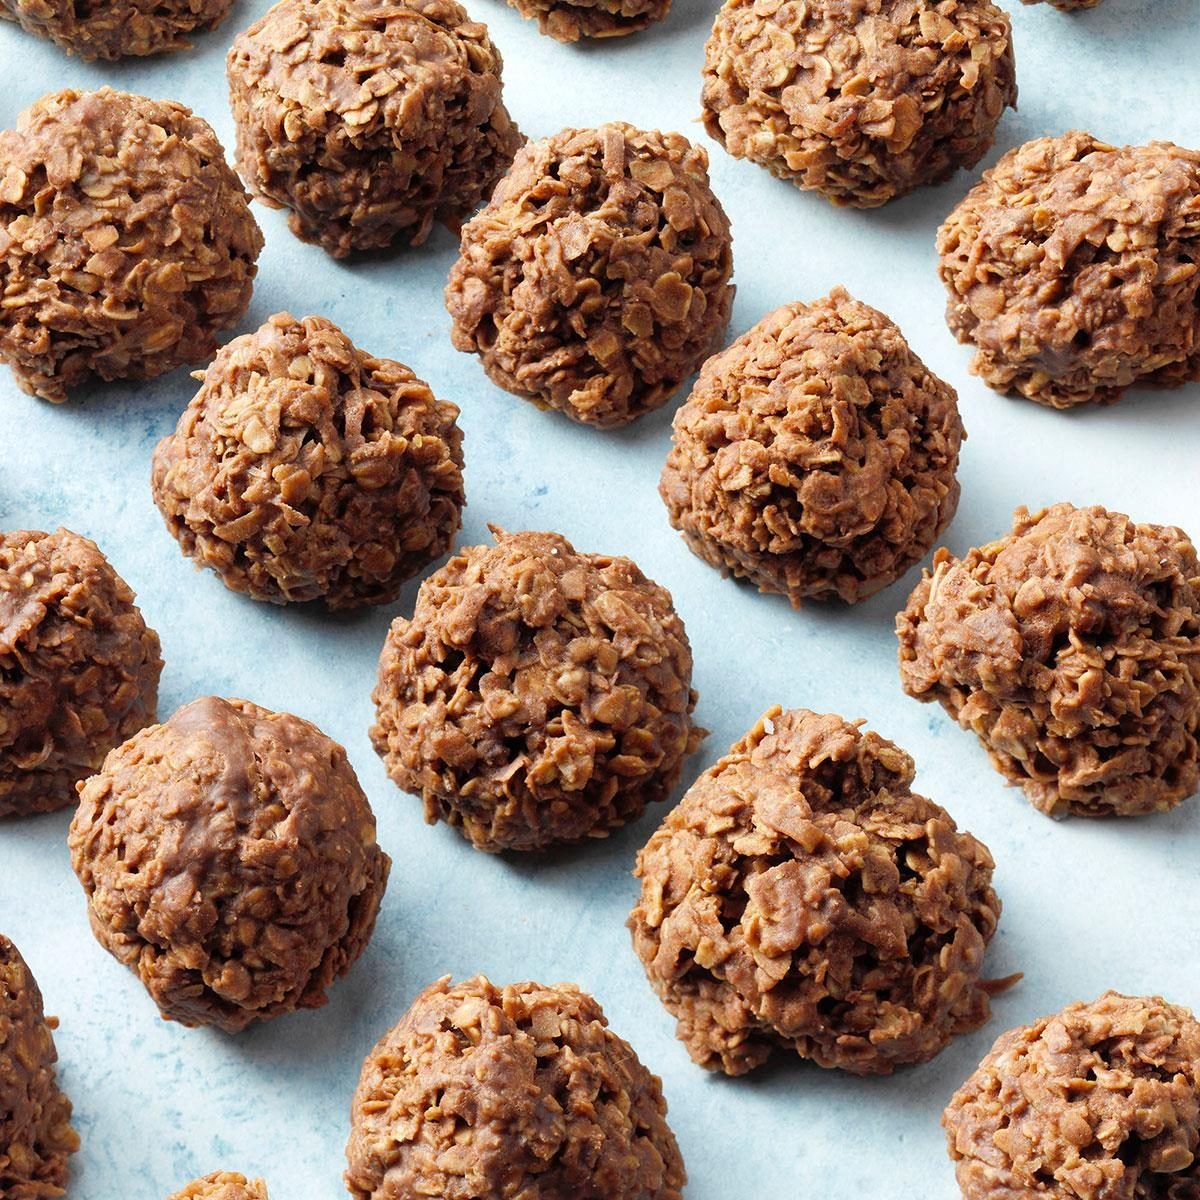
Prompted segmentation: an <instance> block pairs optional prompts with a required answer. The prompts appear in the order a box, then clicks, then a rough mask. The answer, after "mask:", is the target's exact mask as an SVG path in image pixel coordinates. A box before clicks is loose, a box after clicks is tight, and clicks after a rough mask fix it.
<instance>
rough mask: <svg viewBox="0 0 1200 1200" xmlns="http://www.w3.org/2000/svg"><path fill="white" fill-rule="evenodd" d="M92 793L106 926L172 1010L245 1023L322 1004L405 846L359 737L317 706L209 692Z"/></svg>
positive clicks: (366, 932)
mask: <svg viewBox="0 0 1200 1200" xmlns="http://www.w3.org/2000/svg"><path fill="white" fill-rule="evenodd" d="M79 800H80V803H79V810H78V811H77V812H76V814H75V818H74V820H73V821H72V822H71V833H70V838H69V843H70V848H71V862H72V865H73V866H74V868H75V873H76V874H77V875H78V876H79V881H80V882H81V883H82V884H83V889H84V891H85V892H86V893H87V897H88V917H89V919H90V920H91V924H92V931H93V932H94V933H95V935H96V938H97V939H98V940H99V942H100V944H101V945H102V946H104V947H105V949H107V950H108V951H109V952H110V953H111V954H113V956H114V957H116V958H118V959H120V961H121V962H123V963H125V964H126V965H127V966H128V967H130V968H131V969H132V970H134V971H136V972H137V974H138V975H139V976H140V977H141V980H142V982H143V983H144V984H145V985H146V988H147V989H148V990H149V992H150V995H151V996H152V997H153V999H154V1002H155V1003H156V1004H157V1005H158V1007H159V1009H160V1010H161V1012H162V1014H163V1016H164V1017H166V1018H167V1019H169V1020H175V1021H180V1022H181V1023H183V1024H184V1025H193V1026H194V1025H215V1026H216V1027H218V1028H219V1029H224V1030H225V1031H226V1032H229V1033H236V1032H238V1031H239V1030H242V1029H244V1028H245V1027H246V1026H247V1025H249V1024H250V1023H251V1022H252V1021H254V1020H259V1019H264V1018H268V1017H276V1016H279V1015H281V1014H282V1013H287V1012H292V1011H293V1010H295V1009H298V1008H317V1007H319V1006H320V1005H322V1004H324V1003H325V1000H326V997H325V989H326V987H328V986H329V984H330V983H331V982H332V981H333V980H334V979H335V978H336V977H337V976H339V975H343V974H345V972H346V971H347V970H349V968H350V966H351V965H352V964H353V963H354V961H355V960H356V959H357V958H358V956H359V955H360V954H361V953H362V951H363V949H364V948H365V947H366V944H367V941H368V940H369V938H370V936H371V931H372V930H373V928H374V926H375V917H376V915H377V913H378V911H379V903H380V900H381V899H382V897H383V891H384V888H385V886H386V884H387V876H388V868H389V866H390V860H389V859H388V856H387V855H386V854H384V852H383V851H382V850H381V849H380V848H379V846H378V844H377V843H376V841H375V818H374V816H373V815H372V813H371V807H370V805H369V804H368V802H367V798H366V796H365V795H364V794H363V791H362V788H361V787H359V784H358V780H357V779H356V778H355V775H354V770H353V768H352V767H351V766H350V764H349V762H348V761H347V760H346V752H345V751H344V750H343V749H342V747H341V746H339V745H338V744H337V743H336V742H333V741H331V740H330V739H329V738H327V737H326V736H325V735H324V734H323V733H321V731H320V730H319V729H317V728H316V727H315V726H313V725H310V724H309V723H308V722H307V721H302V720H301V719H300V718H299V717H294V716H291V715H290V714H288V713H273V712H269V711H267V710H266V709H263V708H259V707H258V706H257V705H255V704H250V703H248V702H247V701H245V700H220V699H217V698H216V697H212V696H209V697H206V698H204V699H201V700H196V701H193V702H192V703H191V704H188V705H185V706H184V707H183V708H181V709H179V710H178V711H177V712H176V713H175V714H174V715H173V716H172V717H171V719H170V720H169V721H167V722H166V724H164V725H154V726H152V727H151V728H149V729H145V730H143V731H142V732H141V733H139V734H138V735H137V736H136V737H134V738H132V739H131V740H130V741H128V742H126V743H125V744H124V745H123V746H120V747H118V748H117V749H116V750H114V751H113V752H112V753H111V754H110V755H109V756H108V758H107V759H106V760H105V762H104V767H103V769H102V770H101V771H100V773H99V774H97V775H94V776H93V777H92V778H91V779H89V780H88V781H87V782H86V783H85V784H84V785H83V787H82V788H81V789H80V793H79Z"/></svg>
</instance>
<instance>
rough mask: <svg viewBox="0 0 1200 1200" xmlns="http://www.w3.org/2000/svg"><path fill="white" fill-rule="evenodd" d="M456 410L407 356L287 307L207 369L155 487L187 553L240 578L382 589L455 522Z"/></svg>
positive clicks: (356, 595)
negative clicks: (382, 350) (402, 359)
mask: <svg viewBox="0 0 1200 1200" xmlns="http://www.w3.org/2000/svg"><path fill="white" fill-rule="evenodd" d="M457 417H458V409H457V408H456V407H455V406H454V405H453V404H448V403H445V402H443V401H440V400H437V399H436V398H435V397H434V395H433V393H432V392H431V391H430V390H429V388H428V387H427V386H426V385H425V384H424V383H422V382H421V380H419V379H417V377H416V376H415V375H414V374H413V373H412V372H411V371H410V370H409V369H408V367H406V366H404V364H403V363H398V362H393V361H391V360H390V359H382V358H375V357H374V356H373V355H370V354H367V353H365V352H364V351H361V350H359V349H358V348H357V347H356V346H355V345H354V344H353V343H352V342H351V341H350V339H349V338H348V337H346V335H345V334H344V333H342V331H341V330H340V329H338V328H337V326H336V325H334V324H332V323H331V322H329V321H326V320H323V319H322V318H320V317H305V318H304V319H303V320H300V321H298V320H296V318H295V317H293V316H291V314H289V313H279V314H277V315H276V316H274V317H272V318H271V319H270V320H269V321H267V322H266V324H264V325H263V326H261V327H260V328H259V329H258V330H257V332H255V333H253V334H248V335H246V336H244V337H240V338H236V339H235V340H234V341H232V342H230V344H229V345H228V346H226V347H224V348H223V349H222V350H221V351H220V352H219V353H218V354H217V357H216V358H215V359H214V360H213V362H212V364H211V365H210V366H209V368H208V370H207V371H205V373H204V382H203V384H202V385H201V388H200V391H199V392H198V393H197V394H196V396H195V398H194V399H193V400H192V402H191V404H189V405H188V407H187V409H186V410H185V411H184V413H183V414H182V416H181V417H180V418H179V424H178V426H177V427H176V430H175V433H174V434H173V435H171V436H169V437H166V438H164V439H163V440H162V441H161V442H159V444H158V448H157V449H156V450H155V452H154V464H153V470H152V486H153V489H154V501H155V503H156V504H157V505H158V507H159V510H160V511H161V512H162V514H163V517H164V518H165V520H166V522H167V528H168V529H169V530H170V531H171V533H172V535H173V536H174V537H175V538H176V539H177V540H178V541H179V544H180V545H181V546H182V547H183V551H184V553H185V554H187V555H188V556H190V557H191V558H194V559H195V560H196V562H197V564H198V565H201V566H208V567H212V568H213V570H215V571H216V572H217V573H218V574H219V575H220V576H221V578H222V580H223V581H224V582H225V584H226V586H228V587H230V588H232V589H233V590H234V591H239V592H246V593H247V594H248V595H250V596H253V597H254V598H255V599H256V600H269V601H271V602H273V603H276V604H285V603H288V602H290V601H299V600H316V599H321V600H324V601H325V603H326V604H328V605H329V607H330V608H353V607H357V606H359V605H363V604H386V603H389V602H391V601H392V600H395V598H396V597H397V595H399V592H400V588H401V585H402V584H403V583H404V581H405V580H407V579H409V578H410V577H411V576H413V575H415V574H416V573H417V572H418V571H419V570H420V569H421V568H422V567H424V566H425V565H426V564H427V563H429V562H432V561H433V559H435V558H438V557H439V556H440V555H442V554H444V553H445V552H446V550H447V549H448V548H449V546H450V543H451V541H452V539H453V537H454V534H455V532H456V530H457V529H458V526H459V522H460V514H461V511H462V507H463V505H464V504H465V503H466V499H465V497H464V495H463V479H462V468H463V456H462V431H461V430H460V429H459V428H458V425H457V423H456V419H457Z"/></svg>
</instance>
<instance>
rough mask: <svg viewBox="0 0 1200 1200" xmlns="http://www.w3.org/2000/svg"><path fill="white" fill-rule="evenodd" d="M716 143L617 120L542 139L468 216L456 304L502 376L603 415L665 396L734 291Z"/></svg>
mask: <svg viewBox="0 0 1200 1200" xmlns="http://www.w3.org/2000/svg"><path fill="white" fill-rule="evenodd" d="M732 273H733V251H732V239H731V235H730V231H729V220H728V218H727V217H726V216H725V211H724V209H722V208H721V204H720V202H719V201H718V200H717V198H716V196H714V195H713V192H712V188H711V187H710V186H709V181H708V155H707V154H706V153H705V152H704V151H703V150H702V149H701V148H700V147H698V146H693V145H692V144H691V142H689V141H688V140H687V139H686V138H685V137H682V136H681V135H680V134H677V133H659V132H658V131H657V130H655V131H644V130H640V129H635V128H633V126H631V125H624V124H621V123H618V122H614V123H611V124H608V125H602V126H600V127H599V128H598V129H564V130H562V132H561V133H557V134H555V135H554V136H553V137H549V138H543V139H542V140H541V141H537V142H529V143H528V144H527V145H526V146H524V147H523V148H522V150H521V151H520V153H519V154H518V155H517V157H516V160H515V161H514V162H513V165H512V168H511V170H510V171H509V172H508V174H507V175H506V176H505V177H504V178H503V179H502V180H501V181H500V183H499V185H498V186H497V188H496V191H495V193H494V194H493V195H492V198H491V201H490V202H489V203H488V205H487V207H486V208H484V209H483V211H482V212H480V213H479V214H478V215H477V216H476V217H475V218H474V219H473V220H471V221H470V222H468V223H467V225H465V226H464V227H463V231H462V245H461V249H460V251H459V258H458V262H456V263H455V264H454V268H453V270H452V271H451V272H450V282H449V284H448V285H447V287H446V307H447V308H448V309H449V310H450V315H451V316H452V317H453V318H454V326H453V329H452V331H451V337H452V338H453V341H454V345H455V346H456V347H457V348H458V349H459V350H465V351H469V352H473V353H477V354H478V355H479V357H480V359H481V360H482V362H483V365H484V369H485V370H486V371H487V373H488V376H489V378H490V379H491V380H492V382H493V383H495V384H496V385H497V386H498V387H502V388H504V389H505V390H506V391H509V392H512V393H514V394H515V395H517V396H524V397H525V398H526V399H528V400H532V401H533V402H534V403H535V404H536V405H538V407H539V408H553V409H557V410H558V411H560V412H563V413H566V415H567V416H569V417H571V418H572V419H573V420H576V421H581V422H583V423H584V424H587V425H596V426H599V427H601V428H611V427H614V426H618V425H627V424H628V423H629V422H630V421H632V420H634V419H635V418H637V417H640V416H642V415H643V414H644V413H647V412H650V411H652V410H653V409H656V408H660V407H661V406H662V405H663V404H665V403H666V402H667V400H668V399H670V397H671V396H672V394H673V393H674V392H675V391H676V390H678V388H679V386H680V384H682V383H683V381H684V380H685V379H686V378H687V377H688V376H689V375H690V374H692V372H693V371H695V370H696V369H697V368H698V367H699V366H700V364H701V363H702V362H703V361H704V359H705V357H706V356H707V355H708V354H709V353H711V352H712V350H714V349H715V348H716V347H717V346H718V345H719V344H720V341H721V338H722V337H723V336H724V333H725V328H726V326H727V325H728V324H729V311H730V308H731V307H732V305H733V291H734V289H733V285H732V284H731V283H730V282H729V278H730V276H731V274H732Z"/></svg>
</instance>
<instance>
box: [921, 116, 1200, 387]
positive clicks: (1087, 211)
mask: <svg viewBox="0 0 1200 1200" xmlns="http://www.w3.org/2000/svg"><path fill="white" fill-rule="evenodd" d="M1198 214H1200V151H1196V150H1184V149H1182V148H1180V147H1179V146H1175V145H1172V144H1171V143H1170V142H1151V143H1150V144H1149V145H1148V146H1124V147H1117V146H1109V145H1106V144H1105V143H1103V142H1100V141H1097V140H1096V139H1095V138H1093V137H1092V136H1091V135H1090V134H1087V133H1082V132H1080V131H1078V130H1075V131H1073V132H1071V133H1066V134H1063V135H1062V136H1061V137H1053V138H1037V139H1035V140H1034V141H1032V142H1026V143H1025V145H1023V146H1018V147H1017V148H1016V149H1014V150H1010V151H1009V152H1008V153H1007V154H1006V155H1004V157H1003V158H1001V159H1000V161H999V162H998V163H997V164H996V165H995V166H994V167H993V168H992V169H991V170H990V171H987V172H985V173H984V176H983V180H982V182H980V183H978V184H976V186H975V187H974V188H972V189H971V191H970V192H968V193H967V195H966V197H965V198H964V199H963V200H962V202H961V203H960V204H959V205H958V207H957V208H955V210H954V211H953V212H952V213H951V214H950V216H949V217H948V218H947V219H946V222H945V224H943V225H942V227H941V229H940V230H939V232H938V242H937V246H938V254H939V255H940V262H939V271H940V273H941V277H942V281H943V282H944V283H945V285H946V290H947V291H948V293H949V301H948V302H947V305H946V321H947V323H948V324H949V326H950V329H951V331H952V332H953V333H954V334H955V336H956V337H957V338H958V339H959V341H961V342H970V343H971V344H972V345H974V347H975V358H974V360H973V362H972V364H971V370H972V371H974V372H975V374H977V375H979V376H981V377H982V378H983V380H984V382H986V383H987V384H988V385H989V386H991V387H993V388H996V389H997V390H998V391H1012V392H1018V393H1020V394H1021V395H1022V396H1026V397H1028V398H1029V399H1030V400H1036V401H1038V403H1040V404H1048V405H1052V406H1053V407H1054V408H1070V407H1072V406H1073V405H1076V404H1086V403H1088V402H1091V401H1095V402H1099V403H1111V402H1112V401H1114V400H1117V399H1119V398H1120V396H1121V393H1122V392H1123V391H1124V390H1125V389H1126V388H1127V387H1131V386H1133V385H1135V384H1154V385H1159V386H1164V387H1169V386H1174V385H1178V384H1181V383H1186V382H1188V381H1189V380H1193V379H1196V378H1198V377H1200V318H1198V317H1197V313H1200V267H1198V266H1197V264H1198V263H1200V218H1198Z"/></svg>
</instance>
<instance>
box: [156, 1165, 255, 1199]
mask: <svg viewBox="0 0 1200 1200" xmlns="http://www.w3.org/2000/svg"><path fill="white" fill-rule="evenodd" d="M168 1200H267V1185H266V1184H265V1183H263V1181H262V1180H261V1179H255V1180H254V1181H253V1182H251V1181H250V1180H249V1179H247V1178H246V1177H245V1175H239V1174H237V1173H236V1172H235V1171H214V1172H213V1173H212V1174H211V1175H205V1176H204V1178H203V1179H196V1180H193V1181H192V1182H191V1183H189V1184H188V1185H187V1187H185V1188H184V1189H183V1190H182V1191H180V1192H176V1193H175V1194H174V1195H173V1196H169V1197H168Z"/></svg>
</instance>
